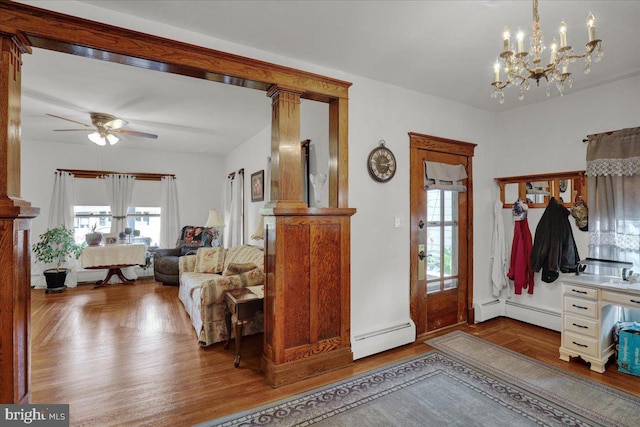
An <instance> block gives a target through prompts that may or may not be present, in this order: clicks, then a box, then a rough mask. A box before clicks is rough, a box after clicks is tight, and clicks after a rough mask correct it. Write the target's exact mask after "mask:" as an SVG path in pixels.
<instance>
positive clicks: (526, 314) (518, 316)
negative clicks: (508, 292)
mask: <svg viewBox="0 0 640 427" xmlns="http://www.w3.org/2000/svg"><path fill="white" fill-rule="evenodd" d="M504 305H505V316H506V317H509V318H511V319H515V320H520V321H522V322H526V323H531V324H532V325H536V326H541V327H543V328H547V329H551V330H553V331H558V332H560V330H561V326H562V319H561V317H560V313H558V312H556V311H551V310H546V309H544V308H539V307H531V306H528V305H524V304H519V303H517V302H513V301H505V303H504Z"/></svg>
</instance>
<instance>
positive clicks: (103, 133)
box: [47, 113, 158, 146]
mask: <svg viewBox="0 0 640 427" xmlns="http://www.w3.org/2000/svg"><path fill="white" fill-rule="evenodd" d="M47 115H48V116H51V117H55V118H57V119H61V120H66V121H68V122H72V123H76V124H78V125H81V126H84V129H56V131H59V132H72V131H85V132H90V133H89V134H88V135H87V137H88V138H89V140H90V141H91V142H93V143H95V144H97V145H100V146H104V145H107V142H108V143H109V145H115V144H117V143H118V141H120V136H119V135H129V136H136V137H141V138H151V139H157V138H158V135H154V134H151V133H145V132H138V131H135V130H125V129H122V128H123V127H125V126H126V125H127V124H128V123H129V122H127V121H126V120H123V119H121V118H118V117H116V116H113V115H111V114H106V113H89V115H90V117H91V125H87V124H85V123H82V122H78V121H75V120H72V119H67V118H65V117H61V116H56V115H54V114H47Z"/></svg>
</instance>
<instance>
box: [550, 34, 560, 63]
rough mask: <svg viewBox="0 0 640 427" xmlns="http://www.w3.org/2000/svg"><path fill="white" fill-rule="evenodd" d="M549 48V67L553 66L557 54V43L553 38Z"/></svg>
mask: <svg viewBox="0 0 640 427" xmlns="http://www.w3.org/2000/svg"><path fill="white" fill-rule="evenodd" d="M550 47H551V59H550V60H549V65H551V64H555V62H556V55H557V54H558V42H557V41H556V39H555V38H554V39H553V40H551V46H550Z"/></svg>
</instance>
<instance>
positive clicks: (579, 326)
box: [573, 323, 589, 329]
mask: <svg viewBox="0 0 640 427" xmlns="http://www.w3.org/2000/svg"><path fill="white" fill-rule="evenodd" d="M573 326H575V327H576V328H582V329H588V328H589V327H588V326H583V325H578V324H577V323H574V324H573Z"/></svg>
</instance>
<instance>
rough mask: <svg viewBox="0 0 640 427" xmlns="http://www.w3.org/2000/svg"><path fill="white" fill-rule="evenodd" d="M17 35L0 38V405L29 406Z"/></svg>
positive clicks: (27, 213) (27, 223) (26, 214)
mask: <svg viewBox="0 0 640 427" xmlns="http://www.w3.org/2000/svg"><path fill="white" fill-rule="evenodd" d="M25 52H30V49H29V47H28V43H25V41H24V40H23V39H22V38H20V37H18V36H17V35H7V34H0V267H1V268H0V269H1V271H2V274H0V402H1V403H28V402H29V397H30V386H29V378H30V370H31V366H30V365H31V348H30V336H29V334H30V328H31V294H30V292H31V251H30V249H29V246H30V243H29V242H30V238H29V237H30V236H29V234H30V229H31V218H34V217H35V216H37V215H38V213H39V209H36V208H32V207H31V205H30V204H29V203H27V202H25V201H24V200H22V199H20V85H21V78H20V73H21V66H22V60H21V55H22V54H23V53H25Z"/></svg>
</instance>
